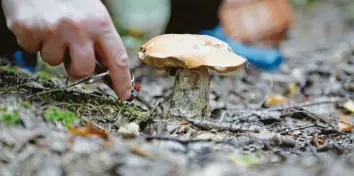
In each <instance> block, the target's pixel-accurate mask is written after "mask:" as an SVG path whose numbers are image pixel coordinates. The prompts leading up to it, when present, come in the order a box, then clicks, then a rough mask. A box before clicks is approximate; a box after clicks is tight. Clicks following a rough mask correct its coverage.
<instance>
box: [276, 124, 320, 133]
mask: <svg viewBox="0 0 354 176" xmlns="http://www.w3.org/2000/svg"><path fill="white" fill-rule="evenodd" d="M317 126H318V125H316V124H313V125H306V126H301V127H297V128H294V129H290V130H286V131H283V132H280V134H285V133H289V132H292V131H296V130H303V129H306V128H312V127H317Z"/></svg>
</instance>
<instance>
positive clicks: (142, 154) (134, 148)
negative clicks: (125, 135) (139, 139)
mask: <svg viewBox="0 0 354 176" xmlns="http://www.w3.org/2000/svg"><path fill="white" fill-rule="evenodd" d="M129 149H130V151H131V152H132V153H134V154H135V155H138V156H140V157H143V158H150V159H152V160H157V159H158V156H157V155H156V154H154V153H149V152H145V151H143V150H142V149H140V148H139V147H138V146H130V147H129Z"/></svg>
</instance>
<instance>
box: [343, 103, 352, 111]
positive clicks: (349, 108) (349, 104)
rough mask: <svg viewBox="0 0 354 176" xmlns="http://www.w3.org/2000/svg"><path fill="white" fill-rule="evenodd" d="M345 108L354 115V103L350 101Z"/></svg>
mask: <svg viewBox="0 0 354 176" xmlns="http://www.w3.org/2000/svg"><path fill="white" fill-rule="evenodd" d="M343 107H344V108H345V109H346V110H348V111H350V112H351V113H354V102H353V101H351V100H349V101H347V102H345V103H344V104H343Z"/></svg>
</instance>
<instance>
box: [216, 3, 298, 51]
mask: <svg viewBox="0 0 354 176" xmlns="http://www.w3.org/2000/svg"><path fill="white" fill-rule="evenodd" d="M218 15H219V19H220V24H221V26H222V28H223V31H224V33H225V35H227V36H229V37H230V38H232V39H234V40H237V41H240V42H242V43H246V44H261V45H266V46H276V45H278V44H279V43H280V42H281V41H282V40H284V39H285V37H286V33H287V31H288V29H289V28H290V26H291V25H292V23H293V9H292V7H291V4H290V3H289V1H288V0H224V2H223V3H222V5H221V6H220V8H219V14H218Z"/></svg>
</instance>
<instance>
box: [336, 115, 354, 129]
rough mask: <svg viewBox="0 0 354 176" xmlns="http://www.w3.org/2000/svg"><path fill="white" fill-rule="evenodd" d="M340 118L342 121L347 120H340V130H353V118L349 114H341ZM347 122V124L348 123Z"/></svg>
mask: <svg viewBox="0 0 354 176" xmlns="http://www.w3.org/2000/svg"><path fill="white" fill-rule="evenodd" d="M339 119H340V121H342V122H345V123H341V122H338V128H339V131H342V132H344V131H351V130H353V128H354V125H350V124H351V120H350V117H349V116H347V115H341V116H339ZM346 123H347V124H346Z"/></svg>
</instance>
